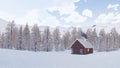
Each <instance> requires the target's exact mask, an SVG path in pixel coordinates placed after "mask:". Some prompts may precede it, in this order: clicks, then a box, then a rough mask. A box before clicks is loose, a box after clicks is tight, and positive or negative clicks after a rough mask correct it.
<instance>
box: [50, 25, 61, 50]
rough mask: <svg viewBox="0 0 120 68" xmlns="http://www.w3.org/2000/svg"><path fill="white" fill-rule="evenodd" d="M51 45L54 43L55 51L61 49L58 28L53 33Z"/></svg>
mask: <svg viewBox="0 0 120 68" xmlns="http://www.w3.org/2000/svg"><path fill="white" fill-rule="evenodd" d="M52 37H53V43H54V48H55V51H59V50H60V49H61V37H60V30H59V28H57V27H56V28H55V30H54V31H53V35H52Z"/></svg>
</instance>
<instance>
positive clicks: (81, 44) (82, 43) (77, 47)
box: [71, 38, 93, 55]
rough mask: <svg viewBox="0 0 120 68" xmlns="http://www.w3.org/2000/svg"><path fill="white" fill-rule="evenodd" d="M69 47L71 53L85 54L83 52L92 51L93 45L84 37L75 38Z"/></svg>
mask: <svg viewBox="0 0 120 68" xmlns="http://www.w3.org/2000/svg"><path fill="white" fill-rule="evenodd" d="M71 49H72V54H81V55H85V54H90V53H93V46H92V45H91V43H90V42H89V41H88V40H87V39H85V38H82V39H77V40H75V41H74V43H73V44H72V46H71Z"/></svg>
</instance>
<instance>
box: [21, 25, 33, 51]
mask: <svg viewBox="0 0 120 68" xmlns="http://www.w3.org/2000/svg"><path fill="white" fill-rule="evenodd" d="M23 46H24V49H25V50H31V47H30V30H29V26H28V24H26V26H25V28H24V30H23Z"/></svg>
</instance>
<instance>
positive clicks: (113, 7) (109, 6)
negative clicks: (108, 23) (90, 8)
mask: <svg viewBox="0 0 120 68" xmlns="http://www.w3.org/2000/svg"><path fill="white" fill-rule="evenodd" d="M119 6H120V5H119V4H109V5H108V6H107V8H108V9H113V10H115V11H117V10H118V7H119Z"/></svg>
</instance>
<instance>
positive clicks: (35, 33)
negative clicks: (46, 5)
mask: <svg viewBox="0 0 120 68" xmlns="http://www.w3.org/2000/svg"><path fill="white" fill-rule="evenodd" d="M31 36H32V41H31V42H32V45H33V50H34V51H40V44H41V35H40V30H39V27H38V26H37V24H35V25H34V26H33V28H32V35H31Z"/></svg>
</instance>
